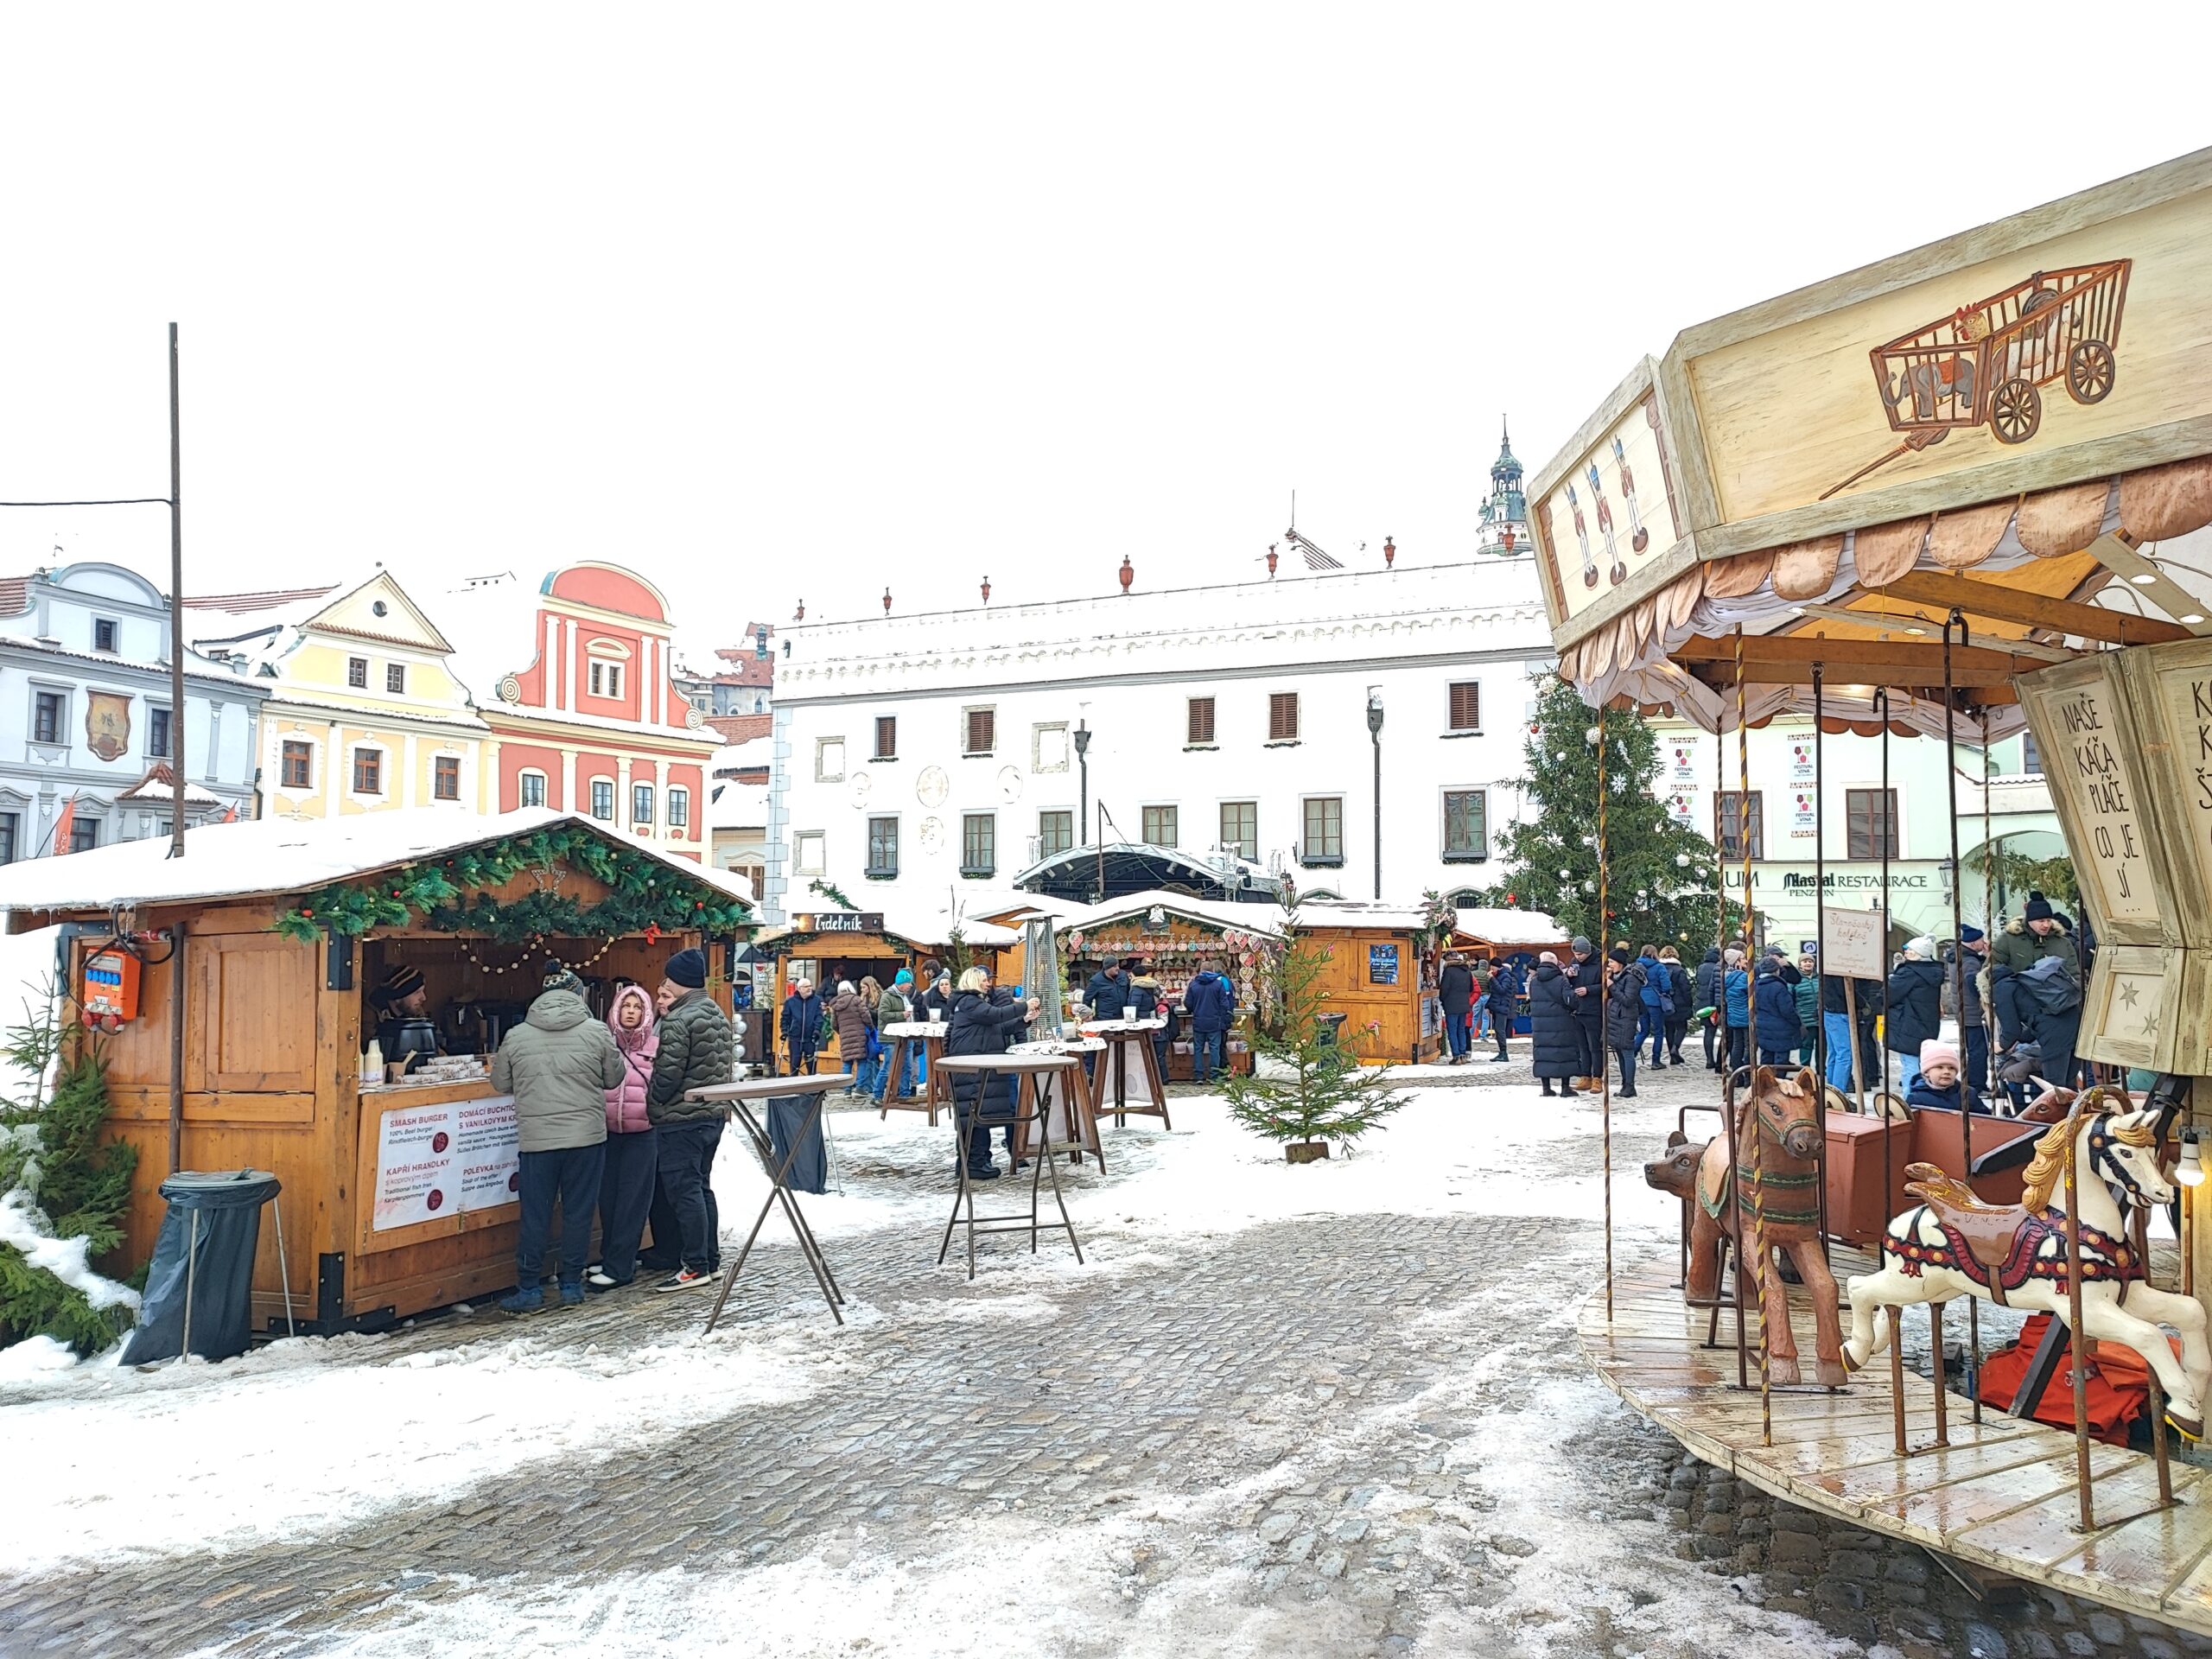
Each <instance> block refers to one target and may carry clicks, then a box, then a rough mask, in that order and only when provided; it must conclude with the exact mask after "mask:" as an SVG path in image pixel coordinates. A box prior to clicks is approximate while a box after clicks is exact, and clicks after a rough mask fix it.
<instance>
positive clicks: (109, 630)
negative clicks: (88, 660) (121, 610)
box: [92, 616, 118, 651]
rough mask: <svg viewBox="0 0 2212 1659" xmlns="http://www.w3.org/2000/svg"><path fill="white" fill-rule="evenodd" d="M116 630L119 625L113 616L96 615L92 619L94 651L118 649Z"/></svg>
mask: <svg viewBox="0 0 2212 1659" xmlns="http://www.w3.org/2000/svg"><path fill="white" fill-rule="evenodd" d="M116 630H117V625H116V620H115V619H114V618H113V617H111V616H96V617H94V618H93V619H92V649H93V650H94V651H114V650H116V649H117V648H118V647H117V645H116Z"/></svg>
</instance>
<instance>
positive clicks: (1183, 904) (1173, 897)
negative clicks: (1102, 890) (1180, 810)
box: [1059, 890, 1282, 938]
mask: <svg viewBox="0 0 2212 1659" xmlns="http://www.w3.org/2000/svg"><path fill="white" fill-rule="evenodd" d="M1155 908H1157V909H1160V910H1163V911H1165V912H1167V914H1169V915H1170V916H1181V917H1184V918H1187V919H1189V920H1191V921H1195V922H1198V923H1201V924H1203V925H1205V926H1207V927H1217V928H1230V927H1234V928H1239V929H1242V930H1243V931H1246V932H1249V933H1264V934H1266V935H1267V936H1268V938H1281V937H1282V930H1281V928H1280V927H1278V926H1277V925H1275V924H1276V921H1277V919H1278V918H1281V915H1282V912H1281V911H1280V910H1278V909H1277V908H1276V907H1275V906H1273V905H1244V904H1237V903H1236V902H1234V901H1232V900H1230V899H1193V898H1192V897H1191V896H1190V895H1189V894H1188V893H1162V892H1159V891H1157V890H1155V891H1154V892H1151V893H1131V894H1130V895H1129V896H1128V898H1126V899H1108V900H1107V901H1106V902H1105V903H1104V904H1103V905H1090V906H1084V907H1083V908H1081V909H1078V910H1077V912H1075V913H1074V914H1073V915H1071V916H1068V917H1065V918H1063V919H1062V920H1061V921H1060V924H1059V925H1060V926H1061V927H1062V928H1063V929H1065V930H1076V929H1080V930H1082V931H1085V932H1088V931H1090V930H1091V929H1092V928H1095V927H1104V926H1106V925H1108V924H1109V923H1112V922H1118V921H1122V920H1125V919H1127V918H1131V917H1142V916H1144V915H1145V914H1146V913H1147V912H1150V911H1152V910H1154V909H1155Z"/></svg>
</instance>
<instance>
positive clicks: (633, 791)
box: [630, 784, 653, 823]
mask: <svg viewBox="0 0 2212 1659" xmlns="http://www.w3.org/2000/svg"><path fill="white" fill-rule="evenodd" d="M652 821H653V786H652V785H651V784H632V785H630V822H631V823H652Z"/></svg>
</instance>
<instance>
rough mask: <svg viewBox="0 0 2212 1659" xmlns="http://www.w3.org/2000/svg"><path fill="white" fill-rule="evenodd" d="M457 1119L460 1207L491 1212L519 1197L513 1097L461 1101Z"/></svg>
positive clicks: (520, 1169)
mask: <svg viewBox="0 0 2212 1659" xmlns="http://www.w3.org/2000/svg"><path fill="white" fill-rule="evenodd" d="M454 1110H455V1111H456V1112H458V1113H459V1114H460V1117H461V1134H460V1149H461V1208H462V1210H464V1211H471V1210H493V1209H496V1208H498V1207H499V1205H503V1204H516V1203H519V1202H520V1201H521V1197H522V1160H521V1159H520V1157H519V1156H518V1154H517V1153H516V1149H515V1097H514V1096H512V1095H492V1096H486V1098H484V1099H482V1100H464V1101H461V1102H459V1103H456V1104H455V1106H454Z"/></svg>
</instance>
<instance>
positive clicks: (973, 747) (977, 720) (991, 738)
mask: <svg viewBox="0 0 2212 1659" xmlns="http://www.w3.org/2000/svg"><path fill="white" fill-rule="evenodd" d="M961 712H962V720H961V734H960V736H961V745H962V747H961V750H960V752H961V753H963V754H989V753H992V751H993V750H995V749H996V748H997V747H998V711H997V710H996V709H963V710H962V711H961Z"/></svg>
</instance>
